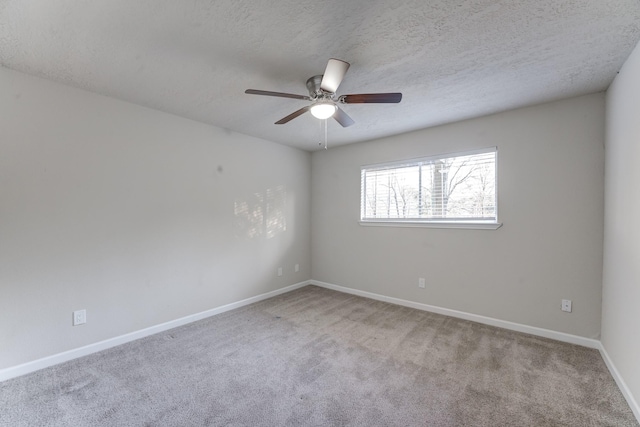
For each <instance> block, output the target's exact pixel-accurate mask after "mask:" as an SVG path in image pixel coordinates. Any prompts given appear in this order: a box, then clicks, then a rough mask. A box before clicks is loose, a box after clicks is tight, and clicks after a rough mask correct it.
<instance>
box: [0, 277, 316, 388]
mask: <svg viewBox="0 0 640 427" xmlns="http://www.w3.org/2000/svg"><path fill="white" fill-rule="evenodd" d="M310 283H311V281H309V280H307V281H304V282H300V283H296V284H294V285H291V286H287V287H285V288H281V289H276V290H275V291H271V292H267V293H264V294H261V295H256V296H254V297H251V298H247V299H243V300H242V301H237V302H233V303H231V304H226V305H223V306H220V307H216V308H212V309H210V310H206V311H203V312H200V313H196V314H192V315H189V316H185V317H181V318H179V319H175V320H171V321H169V322H165V323H161V324H159V325H155V326H151V327H149V328H145V329H141V330H139V331H135V332H131V333H128V334H125V335H120V336H118V337H114V338H110V339H107V340H104V341H100V342H97V343H93V344H89V345H86V346H84V347H79V348H74V349H73V350H69V351H65V352H62V353H58V354H54V355H52V356H47V357H44V358H42V359H38V360H34V361H32V362H27V363H23V364H21V365H17V366H12V367H10V368H5V369H1V370H0V381H5V380H8V379H11V378H15V377H19V376H21V375H25V374H29V373H31V372H35V371H38V370H40V369H44V368H47V367H49V366H53V365H57V364H60V363H63V362H66V361H69V360H73V359H77V358H78V357H82V356H87V355H89V354H92V353H96V352H98V351H102V350H106V349H108V348H111V347H115V346H118V345H121V344H125V343H128V342H131V341H134V340H137V339H140V338H144V337H147V336H149V335H153V334H157V333H159V332H163V331H166V330H169V329H173V328H176V327H178V326H182V325H186V324H187V323H192V322H195V321H198V320H201V319H205V318H207V317H211V316H215V315H216V314H220V313H224V312H225V311H229V310H233V309H235V308H240V307H243V306H245V305H249V304H253V303H254V302H258V301H262V300H265V299H267V298H272V297H275V296H276V295H280V294H284V293H286V292H290V291H293V290H294V289H298V288H301V287H303V286H307V285H309V284H310Z"/></svg>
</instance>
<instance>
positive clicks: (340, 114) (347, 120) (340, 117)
mask: <svg viewBox="0 0 640 427" xmlns="http://www.w3.org/2000/svg"><path fill="white" fill-rule="evenodd" d="M336 107H337V109H336V112H335V113H334V114H333V118H334V119H336V122H338V123H340V124H341V125H342V127H343V128H346V127H349V126H351V125H352V124H354V123H355V122H354V121H353V119H352V118H351V117H349V115H348V114H347V113H345V112H344V110H343V109H342V108H340V107H338V106H336Z"/></svg>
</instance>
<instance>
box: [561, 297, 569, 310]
mask: <svg viewBox="0 0 640 427" xmlns="http://www.w3.org/2000/svg"><path fill="white" fill-rule="evenodd" d="M562 311H566V312H567V313H571V300H570V299H563V300H562Z"/></svg>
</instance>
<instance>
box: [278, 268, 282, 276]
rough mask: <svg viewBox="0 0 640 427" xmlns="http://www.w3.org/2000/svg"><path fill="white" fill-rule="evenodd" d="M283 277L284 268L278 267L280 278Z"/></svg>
mask: <svg viewBox="0 0 640 427" xmlns="http://www.w3.org/2000/svg"><path fill="white" fill-rule="evenodd" d="M280 276H282V267H278V277H280Z"/></svg>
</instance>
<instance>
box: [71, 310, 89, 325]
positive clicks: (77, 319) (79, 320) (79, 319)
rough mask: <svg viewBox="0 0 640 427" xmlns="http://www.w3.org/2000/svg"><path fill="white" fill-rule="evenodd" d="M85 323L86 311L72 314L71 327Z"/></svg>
mask: <svg viewBox="0 0 640 427" xmlns="http://www.w3.org/2000/svg"><path fill="white" fill-rule="evenodd" d="M85 323H87V310H77V311H74V312H73V326H78V325H84V324H85Z"/></svg>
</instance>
